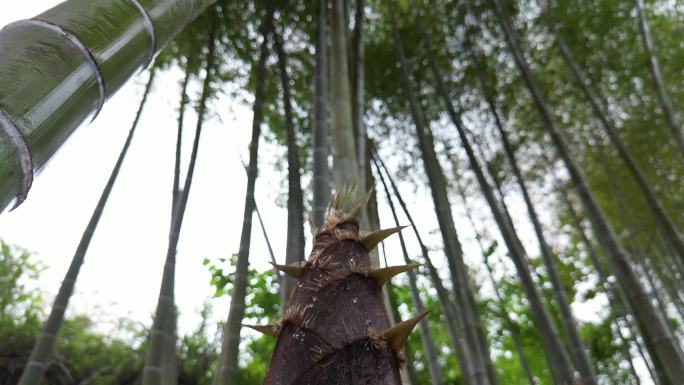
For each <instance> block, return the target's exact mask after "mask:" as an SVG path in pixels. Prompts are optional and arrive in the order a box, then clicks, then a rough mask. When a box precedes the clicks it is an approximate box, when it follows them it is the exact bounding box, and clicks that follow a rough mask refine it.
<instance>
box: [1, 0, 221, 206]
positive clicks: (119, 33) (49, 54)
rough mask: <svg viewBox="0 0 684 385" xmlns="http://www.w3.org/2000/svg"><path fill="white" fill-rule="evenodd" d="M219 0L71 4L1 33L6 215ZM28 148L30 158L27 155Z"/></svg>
mask: <svg viewBox="0 0 684 385" xmlns="http://www.w3.org/2000/svg"><path fill="white" fill-rule="evenodd" d="M214 1H215V0H129V1H119V0H101V1H97V2H93V1H90V0H68V1H65V2H63V3H61V4H59V5H57V6H55V7H53V8H51V9H49V10H47V11H45V12H43V13H41V14H40V15H38V16H36V17H34V18H32V19H28V20H22V21H18V22H15V23H12V24H10V25H8V26H6V27H5V28H3V29H2V30H0V52H2V53H3V54H2V55H0V84H2V87H0V210H4V209H5V208H6V207H7V206H8V205H9V203H10V202H11V201H12V199H13V198H15V197H16V198H17V204H20V203H21V202H22V201H23V200H24V199H25V198H26V196H27V194H28V191H29V189H30V187H31V181H32V179H33V172H35V170H38V169H40V168H41V167H43V166H44V165H45V164H46V163H47V161H48V160H49V159H50V157H51V156H52V155H53V154H54V153H55V152H56V151H57V150H58V149H59V148H60V147H61V145H62V144H63V143H64V142H65V141H66V139H67V138H68V137H69V136H70V135H71V134H72V133H73V132H74V130H75V129H76V128H77V127H78V126H79V125H80V124H81V123H83V122H84V121H86V120H87V119H88V118H92V117H93V116H95V115H97V112H98V111H99V110H100V108H101V107H102V105H103V104H104V102H105V100H107V98H109V97H110V96H112V95H113V94H114V93H115V92H116V91H117V90H118V89H119V88H120V87H121V86H122V85H123V84H124V83H125V82H126V81H127V80H128V79H129V78H130V77H131V76H132V75H133V74H134V73H136V72H137V71H139V69H140V68H141V67H143V66H145V65H147V64H149V63H150V60H151V58H152V57H153V56H154V55H155V54H156V53H157V52H159V50H161V49H162V48H163V47H164V46H165V45H166V43H168V42H169V41H170V40H171V39H172V38H173V37H174V36H175V35H176V34H177V33H178V32H179V31H180V30H181V29H183V27H185V26H186V25H187V24H188V23H190V21H192V20H193V19H194V18H195V17H196V16H197V15H199V14H200V13H202V12H203V11H204V10H205V9H206V8H207V7H208V6H209V5H211V4H212V3H214ZM29 149H30V151H29Z"/></svg>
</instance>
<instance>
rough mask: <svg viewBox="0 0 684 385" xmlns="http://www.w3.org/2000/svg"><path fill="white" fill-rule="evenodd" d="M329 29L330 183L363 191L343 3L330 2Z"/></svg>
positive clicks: (337, 186)
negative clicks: (358, 159) (354, 124)
mask: <svg viewBox="0 0 684 385" xmlns="http://www.w3.org/2000/svg"><path fill="white" fill-rule="evenodd" d="M332 4H333V7H332V17H331V20H332V23H331V24H332V28H331V31H330V33H331V35H330V36H331V42H332V44H331V52H330V67H331V68H330V73H331V74H332V76H334V79H335V81H334V82H331V83H330V88H331V91H332V93H331V95H332V103H331V110H330V112H331V129H332V131H331V144H332V153H333V169H332V176H333V184H334V187H335V189H336V190H337V191H341V189H342V188H344V186H351V185H353V186H356V187H357V188H359V190H358V191H363V190H361V189H360V188H361V187H363V181H362V180H361V179H360V175H359V170H360V168H359V167H360V166H359V163H358V161H357V152H356V139H355V138H354V128H353V120H352V107H351V93H350V91H349V88H350V87H349V83H350V82H349V55H348V54H347V30H348V28H347V25H348V24H347V23H346V22H345V14H346V12H345V8H344V4H343V2H342V1H333V2H332Z"/></svg>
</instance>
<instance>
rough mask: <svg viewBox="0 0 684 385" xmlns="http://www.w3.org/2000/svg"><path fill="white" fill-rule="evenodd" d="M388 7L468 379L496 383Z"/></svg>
mask: <svg viewBox="0 0 684 385" xmlns="http://www.w3.org/2000/svg"><path fill="white" fill-rule="evenodd" d="M389 10H390V17H391V24H392V25H391V26H392V32H393V35H394V40H395V46H396V50H397V56H398V59H399V64H400V65H399V69H400V70H401V73H402V75H401V78H402V88H403V90H404V94H405V96H406V98H407V99H408V101H409V108H410V110H411V115H412V117H413V121H414V124H415V126H416V133H417V136H418V141H419V146H420V150H421V153H422V158H423V163H424V166H425V170H426V173H427V175H428V180H429V182H430V187H431V189H430V190H431V193H432V197H433V201H434V203H435V208H436V212H437V220H438V222H439V225H440V230H441V232H442V238H443V240H444V251H445V254H446V255H447V262H448V264H449V271H450V273H451V280H452V283H453V285H454V290H455V299H456V302H457V304H458V306H459V308H460V312H461V313H462V314H463V321H464V322H463V335H464V340H465V346H466V348H465V350H466V351H467V352H468V354H469V357H471V360H470V363H469V364H470V365H472V366H471V368H472V371H471V372H470V374H471V378H470V379H469V380H468V382H469V383H471V384H480V385H488V384H494V383H495V381H496V380H495V379H493V378H492V376H491V372H490V371H489V370H488V365H487V362H488V361H489V360H490V358H489V351H488V347H487V345H486V344H485V343H483V342H484V341H483V340H482V338H481V335H482V334H483V333H482V329H481V328H482V324H481V322H480V315H479V312H478V310H477V307H476V304H475V297H474V295H473V293H472V290H471V288H470V287H469V284H468V282H469V280H468V272H467V270H468V269H467V267H466V265H465V262H464V261H463V252H462V249H461V244H460V242H459V240H458V236H457V233H456V228H455V226H454V222H453V217H452V214H451V206H450V204H449V200H448V197H447V186H446V178H445V177H444V173H443V171H442V168H441V166H440V165H439V163H438V161H437V155H436V153H435V146H434V140H433V138H432V134H431V132H430V129H429V127H427V125H426V123H425V118H424V116H423V113H422V110H421V109H420V106H419V104H418V101H417V99H416V96H415V93H414V91H413V88H412V86H411V83H410V75H409V73H410V71H409V70H408V69H407V63H406V57H405V54H404V50H403V46H402V43H401V37H400V35H399V31H398V29H397V26H396V15H395V9H394V2H390V5H389ZM463 364H464V363H461V365H462V366H461V369H462V370H464V367H465V365H463ZM467 370H468V369H465V370H464V373H467Z"/></svg>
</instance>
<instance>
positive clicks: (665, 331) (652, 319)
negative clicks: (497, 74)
mask: <svg viewBox="0 0 684 385" xmlns="http://www.w3.org/2000/svg"><path fill="white" fill-rule="evenodd" d="M489 2H490V4H492V5H493V6H494V7H495V10H496V14H497V17H498V19H499V23H500V25H501V28H502V30H503V32H504V35H505V37H506V41H507V43H508V46H509V48H510V51H511V53H512V54H513V57H514V60H515V62H516V65H517V66H518V69H519V70H520V72H521V73H522V77H523V80H524V82H525V85H526V86H527V88H528V90H529V91H530V94H531V95H532V99H533V101H534V104H535V107H536V108H537V109H538V111H539V114H540V118H541V120H542V122H543V123H544V125H545V127H546V130H547V132H548V134H549V136H551V139H552V141H553V143H554V145H555V147H556V150H557V151H558V153H559V155H560V157H561V159H562V160H563V163H564V164H565V166H566V168H567V169H568V172H569V174H570V178H571V179H572V181H573V184H574V185H575V188H576V189H577V193H578V195H579V196H580V199H581V200H582V203H583V204H584V206H585V209H586V211H587V214H588V216H589V219H590V221H591V223H592V226H593V228H594V233H595V234H596V236H597V237H598V239H599V240H600V242H601V244H602V246H603V247H604V248H605V250H606V256H607V257H608V259H609V262H610V265H611V268H612V270H613V272H614V274H615V277H616V278H617V280H618V282H619V283H620V285H621V286H622V289H623V290H624V292H625V294H626V295H627V298H628V299H629V302H630V304H631V306H632V309H635V310H638V311H636V312H635V313H634V316H635V318H636V319H637V321H638V325H639V329H640V331H641V334H642V335H643V337H644V340H648V341H649V343H651V344H652V345H653V347H654V349H655V351H656V353H657V354H658V356H659V357H660V359H661V361H662V363H663V365H664V368H665V370H666V372H667V375H668V376H669V378H670V380H671V381H672V382H673V383H674V384H680V383H684V353H683V352H682V348H681V347H680V346H679V343H678V341H677V340H676V339H675V338H674V333H673V330H672V327H671V325H669V324H668V323H667V321H666V319H665V316H664V315H663V314H662V313H661V312H660V311H659V310H658V309H656V308H655V307H654V306H653V304H652V303H651V302H650V299H649V296H648V294H647V293H646V291H645V290H644V287H643V285H642V284H641V282H640V281H639V279H638V276H637V274H636V272H635V271H634V269H633V268H632V266H631V264H630V261H629V258H628V256H627V252H626V251H625V250H624V249H623V248H622V246H621V245H620V244H619V242H618V240H617V237H616V236H615V233H614V232H613V230H612V228H611V227H610V225H609V224H608V221H607V220H606V218H605V215H604V214H603V211H602V210H601V208H600V207H599V206H598V203H596V200H595V198H594V196H593V195H592V193H591V191H590V190H589V186H588V184H587V183H586V178H585V176H584V173H583V172H582V170H581V169H580V167H579V165H578V164H577V162H576V161H575V159H574V158H573V156H572V155H571V153H570V149H569V147H568V144H567V142H566V140H565V138H564V137H563V135H562V132H561V130H560V128H559V127H558V126H557V125H556V122H555V120H554V117H553V114H552V112H551V110H550V108H549V106H548V104H547V102H546V98H545V96H544V94H543V93H542V91H541V88H540V86H539V82H538V81H537V78H536V76H535V74H534V73H533V72H532V70H531V69H530V68H529V65H528V63H527V59H526V57H525V55H524V53H523V51H522V50H521V48H520V45H519V43H518V38H517V36H516V33H515V31H514V30H513V27H512V25H511V24H510V21H509V20H508V16H507V15H505V14H504V13H503V12H504V11H503V8H502V7H501V5H500V4H499V1H498V0H489Z"/></svg>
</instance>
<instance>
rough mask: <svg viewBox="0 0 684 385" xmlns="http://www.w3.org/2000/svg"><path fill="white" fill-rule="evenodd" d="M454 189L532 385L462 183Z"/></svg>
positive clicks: (522, 351)
mask: <svg viewBox="0 0 684 385" xmlns="http://www.w3.org/2000/svg"><path fill="white" fill-rule="evenodd" d="M456 189H457V190H458V193H459V195H460V196H461V200H462V201H463V204H464V207H465V213H466V218H468V222H469V223H470V227H472V229H473V231H474V232H475V240H476V241H477V245H478V247H479V249H480V253H481V254H482V259H483V262H484V264H485V267H486V268H487V273H488V274H487V275H488V276H489V281H490V284H491V285H492V288H493V289H494V294H495V296H496V300H497V306H498V307H499V311H500V313H501V317H502V318H503V320H504V323H505V325H506V327H507V328H508V331H509V332H510V333H511V340H512V341H513V346H514V348H515V350H516V353H518V359H519V360H520V367H521V369H522V371H523V373H524V374H525V378H526V379H527V382H528V384H529V385H534V384H535V380H534V376H533V374H532V370H531V369H530V364H529V361H528V360H527V355H526V354H525V351H524V349H523V347H522V342H521V341H520V335H519V333H518V330H517V326H516V324H515V323H514V322H513V320H512V319H511V317H510V316H509V315H508V310H506V307H505V302H504V299H503V296H502V295H501V292H500V291H499V289H498V285H497V283H496V280H495V279H494V270H493V268H492V266H491V264H490V263H489V256H488V253H487V251H486V248H485V247H484V245H483V243H482V235H481V234H480V232H479V231H478V229H477V227H476V225H475V218H474V216H473V213H472V210H471V209H470V206H469V205H468V201H467V199H466V196H467V194H466V191H465V187H464V186H463V183H461V182H460V180H457V181H456Z"/></svg>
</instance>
